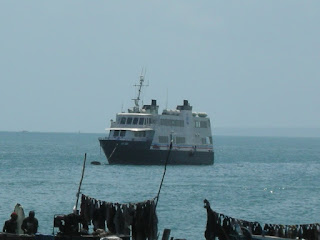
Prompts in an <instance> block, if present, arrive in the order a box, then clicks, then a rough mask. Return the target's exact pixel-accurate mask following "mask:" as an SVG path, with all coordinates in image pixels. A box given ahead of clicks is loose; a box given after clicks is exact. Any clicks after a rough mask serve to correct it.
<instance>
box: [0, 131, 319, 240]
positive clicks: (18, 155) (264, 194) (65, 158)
mask: <svg viewBox="0 0 320 240" xmlns="http://www.w3.org/2000/svg"><path fill="white" fill-rule="evenodd" d="M101 136H103V134H83V133H32V132H29V133H22V132H21V133H15V132H10V133H8V132H0V227H1V228H2V226H3V224H4V222H5V220H7V219H9V217H10V214H11V212H12V211H13V209H14V206H15V204H16V203H20V204H21V205H22V206H23V207H24V210H25V214H26V215H28V212H29V211H30V210H34V211H35V213H36V217H37V218H38V220H39V232H40V233H43V234H51V233H52V232H53V231H55V232H56V229H53V218H54V215H55V214H68V213H71V212H72V209H73V207H74V205H75V204H76V193H77V191H78V187H79V182H80V178H81V172H82V167H83V161H84V156H85V153H86V154H87V161H86V167H85V173H84V179H83V183H82V187H81V192H82V193H83V194H85V195H88V196H90V197H93V198H96V199H99V200H103V201H108V202H119V203H128V202H132V203H135V202H143V201H145V200H148V199H152V198H154V197H155V196H156V195H157V193H158V190H159V185H160V182H161V178H162V175H163V172H164V167H163V166H121V165H120V166H112V165H108V164H107V160H106V158H105V156H104V154H103V152H102V150H101V149H100V147H99V142H98V137H101ZM214 149H215V163H214V165H213V166H168V167H167V171H166V175H165V178H164V182H163V186H162V188H161V192H160V197H159V202H158V207H157V215H158V219H159V224H158V228H159V233H160V235H162V232H163V230H164V229H165V228H169V229H171V235H170V236H172V237H175V238H186V239H189V240H190V239H204V231H205V227H206V210H205V209H204V208H203V200H204V199H208V200H209V202H210V203H211V207H212V209H214V210H215V211H217V212H220V213H224V214H226V215H228V216H231V217H235V218H239V219H245V220H248V221H259V222H260V223H262V224H263V223H277V224H304V223H316V222H320V199H319V197H320V187H319V183H320V138H284V137H277V138H272V137H231V136H214ZM92 161H99V162H101V163H102V164H101V165H93V164H90V163H91V162H92ZM79 202H80V200H79ZM0 230H2V229H0Z"/></svg>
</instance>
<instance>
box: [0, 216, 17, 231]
mask: <svg viewBox="0 0 320 240" xmlns="http://www.w3.org/2000/svg"><path fill="white" fill-rule="evenodd" d="M17 219H18V215H17V214H16V213H15V212H13V213H11V218H10V219H9V220H7V221H5V223H4V226H3V230H2V231H3V232H6V233H16V230H17Z"/></svg>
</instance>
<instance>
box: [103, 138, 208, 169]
mask: <svg viewBox="0 0 320 240" xmlns="http://www.w3.org/2000/svg"><path fill="white" fill-rule="evenodd" d="M99 141H100V146H101V148H102V149H103V151H104V153H105V155H106V157H107V159H108V162H109V164H126V165H164V164H165V162H166V158H167V155H168V151H169V150H167V151H166V150H150V145H151V142H138V141H117V140H106V139H99ZM213 162H214V153H213V152H199V151H196V152H193V153H191V152H189V151H177V150H172V151H171V153H170V157H169V161H168V164H169V165H212V164H213Z"/></svg>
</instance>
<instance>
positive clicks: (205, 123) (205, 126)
mask: <svg viewBox="0 0 320 240" xmlns="http://www.w3.org/2000/svg"><path fill="white" fill-rule="evenodd" d="M207 126H208V123H207V122H205V121H201V122H200V127H201V128H207Z"/></svg>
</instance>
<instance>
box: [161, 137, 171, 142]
mask: <svg viewBox="0 0 320 240" xmlns="http://www.w3.org/2000/svg"><path fill="white" fill-rule="evenodd" d="M168 142H169V137H168V136H159V143H168Z"/></svg>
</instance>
